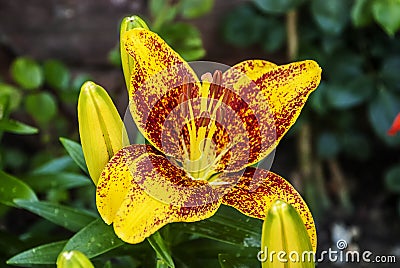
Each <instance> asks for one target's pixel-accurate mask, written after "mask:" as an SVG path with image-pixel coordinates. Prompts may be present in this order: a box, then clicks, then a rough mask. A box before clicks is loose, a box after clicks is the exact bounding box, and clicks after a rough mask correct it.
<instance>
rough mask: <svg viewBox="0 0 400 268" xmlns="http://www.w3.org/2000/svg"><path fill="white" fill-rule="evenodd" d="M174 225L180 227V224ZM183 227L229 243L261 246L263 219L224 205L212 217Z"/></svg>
mask: <svg viewBox="0 0 400 268" xmlns="http://www.w3.org/2000/svg"><path fill="white" fill-rule="evenodd" d="M174 226H177V227H178V228H180V227H179V226H180V224H177V225H174ZM182 229H183V230H185V231H187V232H190V233H194V234H197V235H200V236H203V237H207V238H209V239H213V240H217V241H220V242H224V243H227V244H232V245H236V246H244V247H260V240H261V235H260V229H261V221H260V220H257V219H254V218H250V217H246V216H244V215H243V214H241V213H239V212H237V211H235V210H234V209H232V208H230V207H227V206H223V205H222V206H221V207H220V208H219V210H218V212H217V213H216V214H215V215H214V216H212V217H211V218H208V219H206V220H204V221H199V222H194V223H190V224H185V227H184V228H182Z"/></svg>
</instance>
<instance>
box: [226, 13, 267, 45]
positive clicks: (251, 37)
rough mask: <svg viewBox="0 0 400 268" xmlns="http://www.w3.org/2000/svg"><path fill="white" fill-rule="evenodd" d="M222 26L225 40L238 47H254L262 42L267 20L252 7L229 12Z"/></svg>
mask: <svg viewBox="0 0 400 268" xmlns="http://www.w3.org/2000/svg"><path fill="white" fill-rule="evenodd" d="M222 26H223V28H222V31H223V32H222V33H223V37H224V39H225V40H226V41H227V42H228V43H230V44H232V45H235V46H238V47H247V46H250V45H254V44H255V43H257V42H259V41H260V40H262V38H263V35H264V31H265V28H266V27H267V25H266V20H265V18H264V17H263V16H261V15H260V14H258V13H257V11H256V10H254V8H253V7H252V6H250V5H243V6H239V7H238V8H236V9H234V10H233V11H232V12H229V14H228V15H227V16H226V18H225V20H224V22H223V25H222Z"/></svg>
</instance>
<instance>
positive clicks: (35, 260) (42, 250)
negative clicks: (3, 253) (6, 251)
mask: <svg viewBox="0 0 400 268" xmlns="http://www.w3.org/2000/svg"><path fill="white" fill-rule="evenodd" d="M65 244H66V241H59V242H54V243H50V244H45V245H41V246H38V247H35V248H32V249H29V250H27V251H24V252H21V253H19V254H18V255H15V256H14V257H12V258H11V259H9V260H8V261H7V264H10V265H24V266H25V265H28V266H31V265H33V264H55V263H56V260H57V257H58V254H59V253H60V252H61V251H62V249H63V248H64V246H65Z"/></svg>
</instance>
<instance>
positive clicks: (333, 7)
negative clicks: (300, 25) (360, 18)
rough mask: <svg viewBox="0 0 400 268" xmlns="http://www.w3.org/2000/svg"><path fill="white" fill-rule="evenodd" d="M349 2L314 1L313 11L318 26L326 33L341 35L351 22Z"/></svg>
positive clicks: (339, 0) (336, 0)
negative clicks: (349, 21)
mask: <svg viewBox="0 0 400 268" xmlns="http://www.w3.org/2000/svg"><path fill="white" fill-rule="evenodd" d="M350 3H351V2H350V1H347V0H335V1H326V0H312V2H311V11H312V14H313V17H314V19H315V21H316V22H317V24H318V26H319V27H320V28H321V29H322V30H323V31H324V32H326V33H329V34H334V35H337V34H340V33H341V32H342V31H343V29H344V27H345V26H346V24H347V22H348V20H349V12H347V10H349V4H350Z"/></svg>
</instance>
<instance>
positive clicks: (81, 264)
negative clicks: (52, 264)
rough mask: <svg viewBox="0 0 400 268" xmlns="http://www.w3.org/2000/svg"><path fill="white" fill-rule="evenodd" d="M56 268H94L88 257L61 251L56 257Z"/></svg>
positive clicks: (80, 253) (75, 252)
mask: <svg viewBox="0 0 400 268" xmlns="http://www.w3.org/2000/svg"><path fill="white" fill-rule="evenodd" d="M57 268H94V266H93V264H92V263H91V262H90V260H89V259H88V257H86V255H85V254H83V253H82V252H80V251H77V250H72V251H63V252H61V253H60V255H58V258H57Z"/></svg>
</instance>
